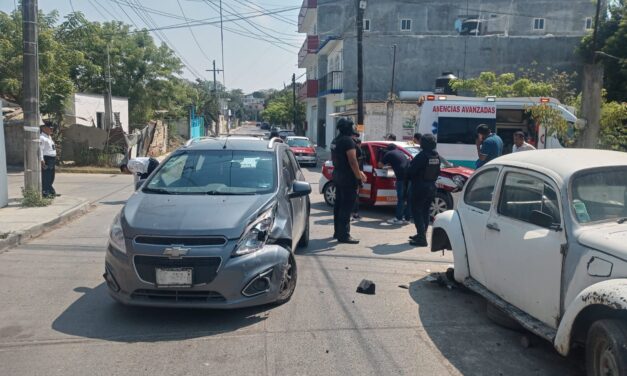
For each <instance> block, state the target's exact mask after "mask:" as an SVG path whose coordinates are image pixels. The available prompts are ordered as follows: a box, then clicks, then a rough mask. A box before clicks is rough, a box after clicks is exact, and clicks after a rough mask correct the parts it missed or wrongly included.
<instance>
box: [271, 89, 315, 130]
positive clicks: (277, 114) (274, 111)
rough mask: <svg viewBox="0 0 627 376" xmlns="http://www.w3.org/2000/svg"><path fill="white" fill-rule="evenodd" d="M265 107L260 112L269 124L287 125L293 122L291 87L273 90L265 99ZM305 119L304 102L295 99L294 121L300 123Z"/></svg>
mask: <svg viewBox="0 0 627 376" xmlns="http://www.w3.org/2000/svg"><path fill="white" fill-rule="evenodd" d="M266 103H267V105H266V108H265V109H264V110H263V111H262V112H261V116H262V117H263V119H264V120H266V121H268V122H270V123H271V124H280V125H287V124H292V123H293V122H294V103H293V98H292V89H291V88H286V89H284V90H281V91H276V92H273V93H272V94H271V95H270V96H269V99H268V100H267V102H266ZM304 120H305V104H304V103H303V102H301V101H298V100H297V101H296V123H297V124H302V123H303V122H304Z"/></svg>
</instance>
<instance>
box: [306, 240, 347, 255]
mask: <svg viewBox="0 0 627 376" xmlns="http://www.w3.org/2000/svg"><path fill="white" fill-rule="evenodd" d="M337 244H338V243H337V241H336V240H335V239H333V238H330V237H329V238H324V239H311V240H309V245H308V246H307V248H305V249H302V248H301V249H298V250H297V251H296V254H298V255H312V254H316V253H322V252H329V251H334V250H335V246H336V245H337Z"/></svg>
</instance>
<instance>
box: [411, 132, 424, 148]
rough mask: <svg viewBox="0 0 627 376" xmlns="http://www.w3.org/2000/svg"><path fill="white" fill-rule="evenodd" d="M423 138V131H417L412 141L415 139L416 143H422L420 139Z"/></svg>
mask: <svg viewBox="0 0 627 376" xmlns="http://www.w3.org/2000/svg"><path fill="white" fill-rule="evenodd" d="M421 138H422V133H419V132H416V133H414V138H413V140H412V141H414V144H415V145H420V139H421Z"/></svg>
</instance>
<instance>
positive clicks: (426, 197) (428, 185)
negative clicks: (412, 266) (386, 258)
mask: <svg viewBox="0 0 627 376" xmlns="http://www.w3.org/2000/svg"><path fill="white" fill-rule="evenodd" d="M436 146H437V144H436V141H435V137H434V136H433V135H432V134H424V135H422V136H421V138H420V148H421V151H420V153H418V155H417V156H416V157H415V158H414V159H412V161H411V163H410V164H409V169H408V172H407V177H408V179H409V180H410V181H411V192H410V200H411V204H410V207H411V210H412V216H413V217H414V224H415V225H416V235H414V236H410V237H409V238H410V242H409V244H411V245H415V246H418V247H426V246H427V245H428V243H427V228H429V222H430V219H431V218H430V217H431V203H432V202H433V200H434V198H435V192H436V186H435V182H436V180H438V176H440V155H439V154H438V152H437V151H436V150H435V148H436Z"/></svg>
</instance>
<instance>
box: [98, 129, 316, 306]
mask: <svg viewBox="0 0 627 376" xmlns="http://www.w3.org/2000/svg"><path fill="white" fill-rule="evenodd" d="M310 192H311V187H310V185H309V184H308V183H307V182H305V179H304V176H303V174H302V172H301V170H300V168H299V166H298V163H297V162H296V160H295V158H294V155H293V153H292V152H291V151H290V149H289V147H288V146H287V145H286V144H284V143H282V142H281V141H280V140H278V139H273V140H270V141H264V140H259V139H256V138H252V137H250V138H247V137H239V138H238V137H228V138H227V137H225V138H214V139H205V140H203V141H201V142H197V143H193V144H191V145H189V146H186V147H183V148H181V149H178V150H177V151H175V152H174V153H173V154H172V155H171V156H170V157H169V158H168V159H167V160H166V161H164V162H163V163H162V164H161V165H160V166H159V168H158V169H157V170H156V171H154V172H153V173H152V175H151V176H150V177H149V178H148V179H147V180H145V181H142V182H141V185H140V186H139V188H138V189H137V191H136V192H135V193H134V194H133V195H132V196H131V197H130V198H129V200H128V202H127V203H126V205H125V206H124V207H123V208H122V211H121V212H120V213H119V214H118V215H117V216H116V217H115V220H114V221H113V224H112V225H111V230H110V239H109V244H108V247H107V253H106V262H105V274H104V278H105V280H106V282H107V285H108V287H109V292H110V294H111V296H112V297H113V298H114V299H115V300H117V301H118V302H121V303H124V304H130V305H150V306H176V307H206V308H239V307H247V306H253V305H262V304H267V303H279V304H281V303H284V302H287V301H288V300H289V299H290V298H291V296H292V294H293V292H294V289H295V288H296V278H297V268H296V261H295V258H294V250H295V249H296V247H297V246H306V245H307V243H308V242H309V211H310V202H309V197H308V195H309V193H310Z"/></svg>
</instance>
